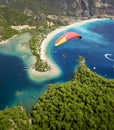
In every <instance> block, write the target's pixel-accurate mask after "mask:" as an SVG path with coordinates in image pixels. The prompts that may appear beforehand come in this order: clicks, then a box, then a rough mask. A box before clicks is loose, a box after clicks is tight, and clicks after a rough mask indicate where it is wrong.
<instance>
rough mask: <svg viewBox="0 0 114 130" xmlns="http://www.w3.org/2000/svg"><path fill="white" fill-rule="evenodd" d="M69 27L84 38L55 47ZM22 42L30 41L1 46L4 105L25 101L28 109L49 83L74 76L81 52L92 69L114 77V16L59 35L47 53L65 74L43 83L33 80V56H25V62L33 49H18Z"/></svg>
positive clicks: (1, 99) (0, 79)
mask: <svg viewBox="0 0 114 130" xmlns="http://www.w3.org/2000/svg"><path fill="white" fill-rule="evenodd" d="M69 31H75V32H78V33H80V34H81V35H82V39H81V40H79V39H72V40H70V41H68V42H66V43H64V44H63V45H61V46H59V47H55V46H54V43H55V41H56V39H57V38H58V37H59V36H60V35H61V34H63V33H64V32H69ZM25 39H26V38H25ZM28 39H29V38H28ZM13 42H14V43H15V44H14V43H13ZM19 42H20V43H22V42H24V43H26V42H27V41H26V40H24V37H22V38H17V39H15V41H12V42H11V43H10V44H8V45H7V44H6V45H4V46H3V45H1V46H0V52H1V54H0V109H4V108H6V107H11V106H14V105H23V106H24V107H25V108H26V109H27V110H30V109H31V107H32V105H34V103H35V102H36V101H37V100H38V99H39V96H40V95H41V94H42V93H44V92H45V91H46V89H47V86H48V84H49V83H56V82H66V81H69V80H71V79H72V77H73V74H74V71H75V68H76V67H77V66H78V60H77V56H78V55H82V56H83V57H85V59H86V64H87V66H88V67H89V68H90V69H91V70H92V71H95V72H97V73H98V74H100V75H102V76H104V77H107V78H114V61H113V59H114V21H113V20H102V21H95V22H91V23H88V24H83V25H80V26H78V27H73V28H70V29H68V30H65V31H63V32H61V33H59V34H58V35H56V36H55V37H54V38H53V39H52V40H51V42H50V44H49V46H48V48H47V53H48V56H49V57H50V59H52V60H53V61H54V62H55V63H56V64H57V65H58V66H59V67H60V69H61V70H62V74H61V75H60V76H59V77H57V78H54V79H49V80H46V81H44V82H42V83H41V82H36V81H32V80H31V79H30V78H29V76H28V74H27V70H26V67H27V64H26V63H28V62H29V60H27V59H24V60H26V62H23V61H24V60H22V59H23V57H24V56H25V57H26V56H28V57H30V56H31V53H30V52H25V51H22V50H21V53H20V51H17V50H19V47H18V49H17V46H19V44H20V43H19ZM14 45H15V46H14ZM15 48H16V49H15ZM12 50H13V51H12ZM26 50H27V49H26ZM105 54H108V58H110V59H111V60H110V59H108V58H107V57H105Z"/></svg>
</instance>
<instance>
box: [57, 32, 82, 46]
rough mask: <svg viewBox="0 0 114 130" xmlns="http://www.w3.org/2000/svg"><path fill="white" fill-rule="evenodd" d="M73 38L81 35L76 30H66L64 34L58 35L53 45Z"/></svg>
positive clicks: (79, 37)
mask: <svg viewBox="0 0 114 130" xmlns="http://www.w3.org/2000/svg"><path fill="white" fill-rule="evenodd" d="M73 38H78V39H81V38H82V36H81V35H80V34H78V33H76V32H67V33H65V34H63V35H62V36H60V37H59V38H58V39H57V40H56V42H55V46H59V45H61V44H63V43H65V42H66V41H68V40H71V39H73Z"/></svg>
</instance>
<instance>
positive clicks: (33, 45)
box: [29, 19, 57, 72]
mask: <svg viewBox="0 0 114 130" xmlns="http://www.w3.org/2000/svg"><path fill="white" fill-rule="evenodd" d="M51 24H52V25H51ZM56 26H57V25H56V24H54V23H52V22H49V21H47V20H46V19H45V20H43V21H42V24H40V25H39V26H37V27H36V29H35V30H34V32H32V33H33V34H32V38H31V39H30V41H29V45H30V49H31V52H32V54H33V55H34V56H35V57H36V63H35V65H34V67H35V69H36V70H38V71H40V72H44V71H48V70H50V66H49V65H48V64H47V62H45V61H43V60H41V58H40V46H41V43H42V41H43V40H44V38H46V36H47V34H48V33H49V32H50V31H52V30H54V29H55V27H56Z"/></svg>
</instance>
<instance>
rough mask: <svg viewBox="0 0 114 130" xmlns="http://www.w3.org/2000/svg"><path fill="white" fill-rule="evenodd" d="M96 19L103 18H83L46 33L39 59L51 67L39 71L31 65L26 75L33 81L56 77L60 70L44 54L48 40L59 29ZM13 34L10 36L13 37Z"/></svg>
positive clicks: (62, 29)
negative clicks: (45, 70) (47, 69)
mask: <svg viewBox="0 0 114 130" xmlns="http://www.w3.org/2000/svg"><path fill="white" fill-rule="evenodd" d="M96 20H103V19H98V18H96V19H88V20H84V21H77V22H76V23H73V24H70V25H67V26H62V27H60V28H57V29H56V30H54V31H52V32H51V33H49V34H48V35H47V37H46V38H45V39H44V40H43V42H42V44H41V51H40V56H41V59H42V60H43V61H45V62H47V63H48V65H49V66H50V67H51V69H50V70H49V71H47V72H39V71H36V70H35V69H34V68H33V67H32V66H31V67H30V68H28V70H27V72H28V75H29V77H30V78H31V79H32V80H35V81H38V82H39V81H45V80H48V79H50V78H54V77H57V76H59V75H60V74H61V70H60V69H59V67H58V66H57V65H56V64H55V63H54V62H53V61H52V60H51V59H49V57H47V55H46V48H47V46H48V44H49V42H50V41H51V39H52V38H53V37H54V36H56V35H57V34H58V33H59V32H61V31H64V30H67V29H69V28H72V27H74V26H75V27H76V26H79V25H82V24H86V23H88V22H93V21H96ZM23 27H24V28H26V27H28V26H22V27H20V26H19V27H17V29H20V28H21V29H22V28H23ZM15 36H16V35H15ZM15 36H13V37H12V38H14V37H15ZM12 38H10V39H8V40H5V41H2V42H0V44H4V43H7V42H8V41H9V40H11V39H12ZM35 61H36V58H35V57H34V58H32V63H33V65H34V64H35Z"/></svg>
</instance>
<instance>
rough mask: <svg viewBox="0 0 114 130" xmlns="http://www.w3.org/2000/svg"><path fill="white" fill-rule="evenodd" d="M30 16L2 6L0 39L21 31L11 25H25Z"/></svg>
mask: <svg viewBox="0 0 114 130" xmlns="http://www.w3.org/2000/svg"><path fill="white" fill-rule="evenodd" d="M28 19H29V17H28V16H27V15H25V14H23V13H21V12H19V11H17V10H14V9H10V8H8V7H4V6H0V41H2V40H5V39H8V38H10V37H12V36H13V35H15V34H17V33H19V32H18V31H17V30H15V29H12V28H11V25H24V24H25V23H27V20H28Z"/></svg>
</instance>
